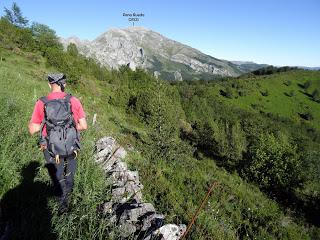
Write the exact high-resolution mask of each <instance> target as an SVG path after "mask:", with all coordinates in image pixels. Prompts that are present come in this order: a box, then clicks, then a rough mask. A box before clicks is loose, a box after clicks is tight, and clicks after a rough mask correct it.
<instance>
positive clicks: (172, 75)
mask: <svg viewBox="0 0 320 240" xmlns="http://www.w3.org/2000/svg"><path fill="white" fill-rule="evenodd" d="M61 42H62V44H63V45H64V47H65V48H66V47H67V46H68V45H69V44H70V43H74V44H75V45H76V46H77V48H78V50H79V52H80V53H81V54H83V55H85V56H87V57H92V58H94V59H96V60H97V61H98V62H100V63H101V64H102V65H104V66H107V67H109V68H114V69H118V68H119V67H120V66H121V65H127V66H129V67H130V68H131V69H133V70H134V69H136V68H143V69H146V70H148V71H150V72H151V73H153V74H154V75H155V76H157V77H158V76H160V77H161V78H163V79H167V80H199V79H204V80H211V79H214V78H216V77H221V76H223V77H225V76H238V75H240V74H242V73H243V71H242V70H241V69H240V68H239V67H238V66H237V65H236V64H233V63H232V62H229V61H226V60H221V59H217V58H214V57H211V56H209V55H206V54H204V53H202V52H200V51H198V50H196V49H194V48H191V47H189V46H187V45H184V44H181V43H179V42H177V41H174V40H171V39H168V38H166V37H164V36H162V35H161V34H159V33H157V32H154V31H152V30H149V29H146V28H143V27H129V28H126V29H117V28H113V29H110V30H109V31H107V32H105V33H103V34H101V35H100V36H99V37H97V38H96V39H94V40H93V41H88V40H81V39H79V38H77V37H70V38H67V39H61Z"/></svg>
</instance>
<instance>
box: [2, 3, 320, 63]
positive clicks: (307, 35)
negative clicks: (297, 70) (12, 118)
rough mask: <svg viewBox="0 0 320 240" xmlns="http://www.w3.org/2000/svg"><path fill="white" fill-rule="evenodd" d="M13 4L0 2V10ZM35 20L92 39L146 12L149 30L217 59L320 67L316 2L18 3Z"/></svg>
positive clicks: (319, 12)
mask: <svg viewBox="0 0 320 240" xmlns="http://www.w3.org/2000/svg"><path fill="white" fill-rule="evenodd" d="M12 2H13V1H11V0H10V1H3V0H2V1H0V9H3V8H4V6H6V7H10V6H11V4H12ZM16 2H17V3H18V5H19V6H20V7H21V9H22V12H23V14H24V15H25V16H26V17H27V18H28V19H30V20H31V21H36V22H40V23H44V24H46V25H48V26H50V27H51V28H53V29H54V30H56V32H57V34H58V35H59V36H62V37H68V36H72V35H76V36H78V37H80V38H83V39H89V40H91V39H94V38H96V37H97V36H99V35H100V34H101V33H103V32H105V31H107V30H108V29H109V28H111V27H119V28H125V27H128V26H131V25H132V24H131V23H129V22H128V20H127V18H125V17H123V16H122V14H123V13H131V12H137V13H144V14H145V17H144V18H143V19H142V20H141V21H140V22H139V23H137V24H136V25H140V26H144V27H146V28H150V29H152V30H154V31H157V32H159V33H161V34H162V35H164V36H166V37H169V38H171V39H174V40H176V41H179V42H182V43H184V44H187V45H189V46H191V47H194V48H197V49H199V50H200V51H202V52H204V53H206V54H209V55H211V56H213V57H217V58H221V59H227V60H244V61H254V62H257V63H268V64H274V65H299V66H320V1H318V0H301V1H297V0H277V1H276V0H269V1H266V0H265V1H263V0H184V1H183V0H161V1H160V0H157V1H151V0H90V1H84V0H83V1H81V0H78V1H76V0H68V1H66V0H65V1H63V0H55V1H40V0H38V1H36V0H16Z"/></svg>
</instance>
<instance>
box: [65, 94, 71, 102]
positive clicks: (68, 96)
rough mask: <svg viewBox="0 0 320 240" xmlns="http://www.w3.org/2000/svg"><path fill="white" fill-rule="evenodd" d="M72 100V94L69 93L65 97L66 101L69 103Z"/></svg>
mask: <svg viewBox="0 0 320 240" xmlns="http://www.w3.org/2000/svg"><path fill="white" fill-rule="evenodd" d="M71 98H72V95H71V94H70V93H67V95H65V96H64V99H65V100H67V102H70V99H71ZM70 103H71V102H70Z"/></svg>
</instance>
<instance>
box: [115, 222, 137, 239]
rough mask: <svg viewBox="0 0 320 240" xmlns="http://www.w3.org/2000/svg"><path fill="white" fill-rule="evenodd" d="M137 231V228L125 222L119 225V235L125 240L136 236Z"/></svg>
mask: <svg viewBox="0 0 320 240" xmlns="http://www.w3.org/2000/svg"><path fill="white" fill-rule="evenodd" d="M136 231H137V228H136V226H135V225H134V224H132V223H130V222H123V223H121V224H120V225H119V234H120V236H121V237H123V238H128V237H130V235H132V234H134V233H135V232H136Z"/></svg>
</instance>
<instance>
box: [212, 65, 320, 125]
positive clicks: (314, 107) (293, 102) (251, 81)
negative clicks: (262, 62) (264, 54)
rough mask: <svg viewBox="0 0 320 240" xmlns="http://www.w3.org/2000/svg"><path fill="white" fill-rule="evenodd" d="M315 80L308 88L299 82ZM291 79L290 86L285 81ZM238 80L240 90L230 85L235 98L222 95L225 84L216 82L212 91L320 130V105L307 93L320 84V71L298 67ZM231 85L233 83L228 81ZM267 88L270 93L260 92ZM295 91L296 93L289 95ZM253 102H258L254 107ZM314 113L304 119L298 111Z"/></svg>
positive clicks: (251, 108)
mask: <svg viewBox="0 0 320 240" xmlns="http://www.w3.org/2000/svg"><path fill="white" fill-rule="evenodd" d="M308 80H310V81H311V82H312V84H311V86H310V87H309V88H308V89H307V90H305V89H303V88H302V87H300V86H299V85H303V84H304V83H305V82H306V81H308ZM287 81H290V82H291V84H290V85H289V86H287V85H286V82H287ZM230 82H238V85H239V86H240V87H239V89H236V88H231V89H232V91H233V94H234V97H233V98H231V99H229V98H225V97H223V96H221V95H220V92H219V91H220V90H221V89H225V87H224V84H217V85H215V87H212V94H213V95H215V96H217V97H219V98H220V99H221V100H222V101H223V102H226V103H228V104H231V105H233V106H236V107H240V108H242V109H245V110H248V111H260V110H261V111H263V112H265V113H273V114H276V115H278V116H280V117H286V118H289V119H291V120H292V121H293V122H295V123H300V122H303V123H305V124H307V125H310V126H312V127H314V128H317V129H320V108H319V103H317V102H315V101H313V100H312V99H311V98H310V97H309V96H307V95H306V93H307V94H311V93H312V92H313V90H314V89H315V88H316V87H319V85H320V71H305V70H295V71H289V72H282V73H277V74H272V75H269V76H257V77H251V78H247V79H246V78H245V77H242V78H240V79H239V80H236V81H234V80H231V81H230ZM228 85H230V84H228ZM241 90H244V91H245V92H246V95H245V96H238V93H237V92H238V91H241ZM265 91H268V96H263V95H262V94H261V92H265ZM291 92H292V93H293V96H291V97H290V96H288V94H290V93H291ZM253 105H256V107H254V106H253ZM307 112H311V113H312V115H313V118H314V119H313V120H310V121H305V120H303V119H301V117H300V116H299V113H307Z"/></svg>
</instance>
